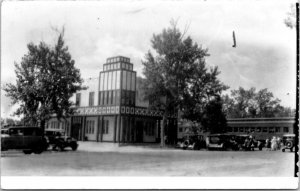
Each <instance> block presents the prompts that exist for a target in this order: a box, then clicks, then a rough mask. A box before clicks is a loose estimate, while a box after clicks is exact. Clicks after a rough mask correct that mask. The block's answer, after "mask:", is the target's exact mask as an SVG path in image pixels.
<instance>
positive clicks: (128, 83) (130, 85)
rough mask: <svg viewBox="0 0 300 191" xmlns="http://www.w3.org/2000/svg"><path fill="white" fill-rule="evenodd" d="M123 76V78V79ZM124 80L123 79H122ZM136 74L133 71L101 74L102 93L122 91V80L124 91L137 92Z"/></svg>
mask: <svg viewBox="0 0 300 191" xmlns="http://www.w3.org/2000/svg"><path fill="white" fill-rule="evenodd" d="M121 76H122V77H121ZM121 78H122V79H121ZM135 78H136V73H135V72H132V71H125V70H122V71H110V72H101V73H100V84H99V85H100V86H99V89H100V91H106V90H115V89H117V90H118V89H120V88H121V87H120V86H121V81H120V80H122V89H123V90H131V91H135Z"/></svg>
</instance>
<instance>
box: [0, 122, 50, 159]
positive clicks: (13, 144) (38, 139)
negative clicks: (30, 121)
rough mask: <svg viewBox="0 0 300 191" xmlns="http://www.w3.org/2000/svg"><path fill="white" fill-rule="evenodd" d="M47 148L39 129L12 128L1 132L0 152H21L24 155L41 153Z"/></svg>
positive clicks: (26, 127)
mask: <svg viewBox="0 0 300 191" xmlns="http://www.w3.org/2000/svg"><path fill="white" fill-rule="evenodd" d="M47 147H48V143H47V141H46V139H45V137H44V136H43V131H42V129H41V128H39V127H28V126H13V127H9V128H7V129H2V130H1V150H2V151H5V150H10V149H15V150H23V152H24V153H25V154H31V153H32V152H34V153H36V154H40V153H42V152H43V151H44V150H46V148H47Z"/></svg>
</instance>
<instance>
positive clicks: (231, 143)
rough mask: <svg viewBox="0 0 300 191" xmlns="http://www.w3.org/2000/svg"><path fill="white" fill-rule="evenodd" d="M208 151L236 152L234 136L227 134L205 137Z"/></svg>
mask: <svg viewBox="0 0 300 191" xmlns="http://www.w3.org/2000/svg"><path fill="white" fill-rule="evenodd" d="M206 147H207V149H208V150H212V149H219V150H238V145H237V142H236V140H235V135H228V134H211V135H209V136H208V137H207V145H206Z"/></svg>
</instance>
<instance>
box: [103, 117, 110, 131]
mask: <svg viewBox="0 0 300 191" xmlns="http://www.w3.org/2000/svg"><path fill="white" fill-rule="evenodd" d="M108 129H109V120H104V123H103V128H102V130H103V131H102V132H103V134H108Z"/></svg>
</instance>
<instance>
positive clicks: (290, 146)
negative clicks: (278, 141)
mask: <svg viewBox="0 0 300 191" xmlns="http://www.w3.org/2000/svg"><path fill="white" fill-rule="evenodd" d="M285 146H286V148H288V149H291V148H293V142H292V141H287V142H286V143H285Z"/></svg>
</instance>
